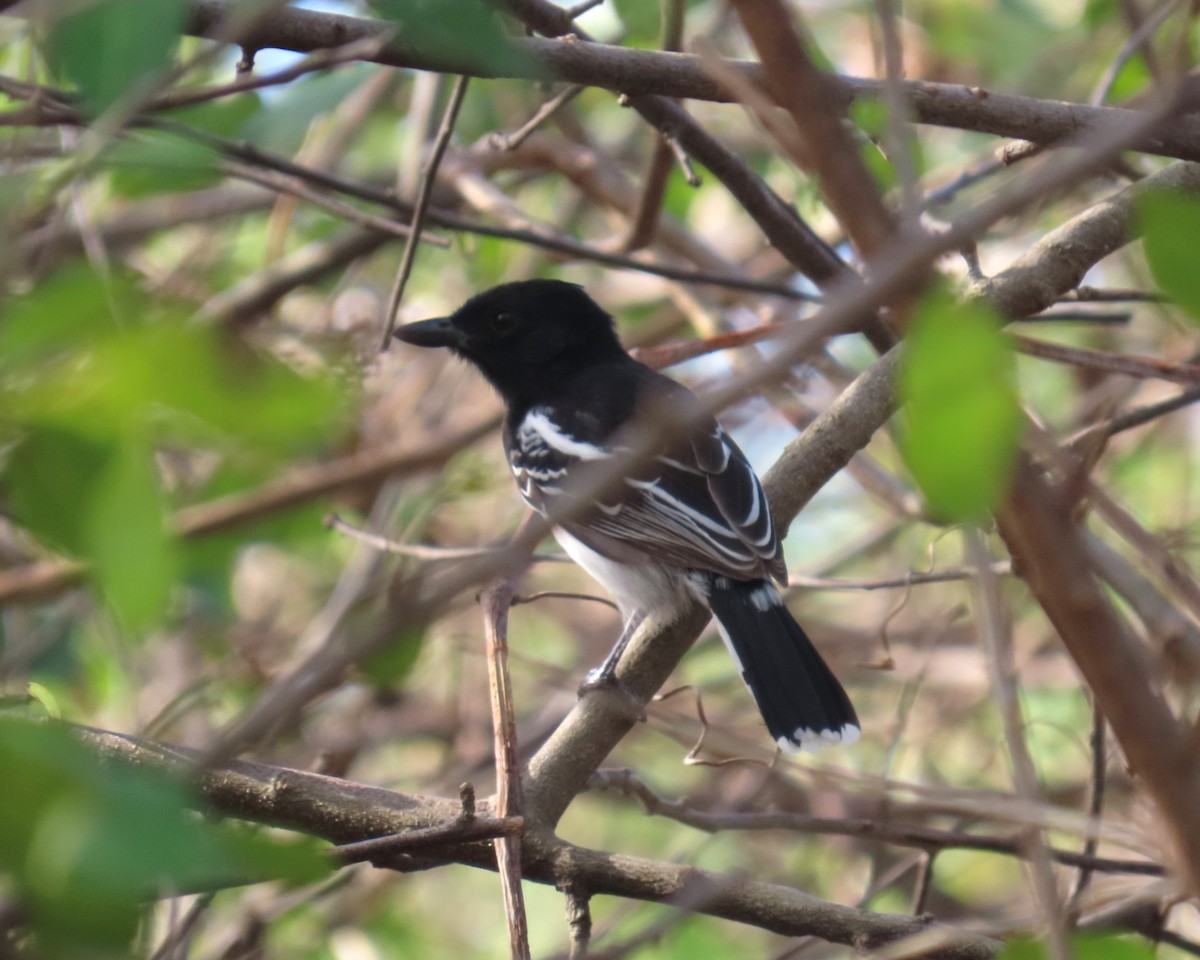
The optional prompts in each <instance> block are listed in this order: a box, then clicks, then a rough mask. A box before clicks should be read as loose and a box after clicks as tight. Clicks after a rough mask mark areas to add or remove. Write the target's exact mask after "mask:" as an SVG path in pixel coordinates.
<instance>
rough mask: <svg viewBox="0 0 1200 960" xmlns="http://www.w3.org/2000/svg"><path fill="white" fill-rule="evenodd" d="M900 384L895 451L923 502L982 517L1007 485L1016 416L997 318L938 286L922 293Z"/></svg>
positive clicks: (944, 512)
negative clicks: (901, 422)
mask: <svg viewBox="0 0 1200 960" xmlns="http://www.w3.org/2000/svg"><path fill="white" fill-rule="evenodd" d="M899 390H900V396H901V399H902V401H903V402H904V404H905V405H906V407H907V411H906V412H907V417H906V428H905V430H904V432H903V434H902V436H901V452H902V453H903V455H904V459H905V462H906V463H907V464H908V467H909V469H910V470H911V471H912V474H913V477H914V478H915V479H916V481H917V483H918V484H919V485H920V487H921V489H922V490H923V491H924V493H925V496H926V498H927V499H928V501H929V504H930V507H931V508H932V509H933V511H934V512H935V513H936V514H937V515H938V516H939V517H940V518H942V519H944V520H946V521H949V522H961V521H968V520H978V519H981V518H982V517H983V516H985V515H986V514H987V512H988V511H989V510H990V509H991V508H992V507H993V506H994V505H995V504H996V503H997V501H998V500H999V499H1000V497H1001V495H1002V494H1003V492H1004V490H1005V488H1006V487H1007V484H1008V480H1009V476H1010V473H1011V470H1012V465H1013V460H1014V457H1015V455H1016V452H1017V446H1018V444H1019V442H1020V434H1021V424H1022V418H1021V411H1020V407H1019V405H1018V402H1017V391H1016V386H1015V382H1014V370H1013V358H1012V347H1011V345H1010V344H1009V342H1008V340H1007V339H1006V338H1005V337H1004V335H1003V334H1002V333H1001V331H1000V321H999V320H998V318H997V317H995V316H994V315H993V314H992V313H991V312H990V311H989V310H987V309H986V308H985V307H983V306H982V305H980V304H977V303H966V304H963V303H956V302H954V301H953V300H952V299H951V298H950V297H948V296H946V295H945V294H942V293H938V294H935V295H933V296H932V297H929V298H927V299H926V300H925V301H924V302H923V303H922V304H921V305H920V307H919V308H918V310H917V312H916V316H915V318H914V320H913V323H912V327H911V329H910V330H909V333H908V336H907V338H906V347H905V355H904V360H903V362H902V365H901V368H900V381H899Z"/></svg>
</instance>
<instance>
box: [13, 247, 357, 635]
mask: <svg viewBox="0 0 1200 960" xmlns="http://www.w3.org/2000/svg"><path fill="white" fill-rule="evenodd" d="M0 321H2V327H0V409H3V410H4V416H3V418H2V419H0V431H3V436H5V437H6V438H7V439H8V440H9V441H10V442H11V443H12V444H13V449H12V451H11V453H10V455H9V457H8V459H7V463H6V464H5V466H4V474H3V477H4V482H5V485H6V488H7V489H8V491H9V496H10V498H11V504H12V508H13V511H14V514H15V516H16V517H17V518H18V519H19V520H20V522H21V523H22V524H23V525H24V526H25V527H26V528H27V529H28V530H29V531H30V532H31V533H32V534H34V535H35V536H37V537H38V538H40V539H41V540H42V541H43V542H44V543H45V545H46V546H48V547H50V548H52V549H56V550H61V551H63V552H66V553H68V554H70V555H72V556H75V557H78V558H79V559H81V560H83V561H85V562H86V563H87V564H88V565H89V573H90V576H91V578H92V580H93V582H94V584H95V585H96V587H97V589H98V591H99V592H100V594H101V596H103V597H104V598H105V599H106V600H107V601H108V602H109V603H110V604H111V605H112V607H113V610H114V611H115V612H116V613H117V615H118V616H119V618H120V620H121V622H122V623H123V624H124V625H125V626H126V627H127V628H128V629H129V630H131V631H133V632H134V633H138V632H141V631H144V630H146V629H148V628H150V627H152V626H154V625H156V624H157V623H159V622H160V621H161V620H162V618H163V616H165V614H166V612H167V609H168V605H169V601H170V598H171V591H172V587H173V585H174V584H175V583H176V581H177V578H178V575H179V572H180V566H181V561H180V558H179V553H180V550H181V545H180V544H179V542H178V538H177V537H176V535H175V534H174V533H173V532H172V530H171V527H170V523H169V518H168V514H167V509H166V498H165V495H164V493H163V490H162V484H161V480H160V478H159V476H158V471H157V470H156V469H154V465H153V457H154V451H155V449H156V448H158V447H161V446H163V445H171V444H200V445H209V446H212V447H214V448H219V449H222V450H224V451H226V452H233V453H240V454H242V455H243V456H249V457H251V458H259V459H264V460H266V461H267V462H270V463H279V462H280V461H281V458H282V457H284V456H286V455H288V454H291V453H294V452H295V451H297V450H302V449H305V448H307V447H311V446H313V445H320V444H323V443H325V442H326V441H327V440H328V438H329V437H330V436H331V435H332V431H333V428H334V427H335V426H336V425H337V424H338V423H339V422H340V420H341V418H342V416H343V403H342V401H341V399H340V394H339V391H338V390H337V389H336V387H335V385H334V384H333V382H332V381H330V380H328V379H323V378H321V377H317V376H300V375H298V374H297V373H295V372H293V371H292V370H290V369H289V368H288V367H286V366H285V365H283V364H282V363H280V362H279V361H278V360H275V359H273V358H271V357H269V356H266V355H264V354H260V353H255V352H254V351H251V350H250V349H248V348H247V347H246V346H245V345H244V344H242V343H240V342H238V341H237V340H235V339H233V338H230V337H229V336H227V335H226V334H224V333H223V332H222V331H221V330H219V329H215V328H211V327H204V326H199V325H196V324H193V323H190V322H188V318H187V315H186V312H185V309H184V308H183V305H182V304H179V303H175V302H172V301H171V300H170V299H167V298H163V297H160V296H151V295H150V294H148V293H147V292H146V291H145V290H144V289H143V288H142V287H141V286H140V285H138V284H137V283H135V282H134V280H133V278H132V277H131V276H129V275H127V274H125V273H124V272H116V273H114V274H112V275H110V276H107V277H104V276H101V275H100V274H99V273H98V272H97V271H95V270H94V269H92V268H90V267H87V266H83V265H78V264H77V265H74V266H71V267H69V268H67V269H64V270H62V271H60V272H59V273H58V274H57V275H56V276H54V277H51V278H49V279H47V280H46V281H44V282H43V283H41V284H39V286H38V287H37V288H36V289H35V290H31V291H29V292H28V293H26V294H25V295H23V296H21V297H18V298H14V299H11V300H10V301H8V302H7V303H6V304H5V305H4V308H3V312H2V313H0Z"/></svg>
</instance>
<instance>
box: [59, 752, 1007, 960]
mask: <svg viewBox="0 0 1200 960" xmlns="http://www.w3.org/2000/svg"><path fill="white" fill-rule="evenodd" d="M80 736H81V737H82V738H83V740H84V741H85V742H86V743H88V744H89V745H90V746H92V747H93V748H94V749H96V750H97V751H98V752H99V753H100V754H101V755H102V756H104V757H105V758H106V759H109V760H113V761H119V762H124V763H130V764H134V765H137V766H140V767H148V768H151V769H155V770H159V771H161V772H163V773H166V774H168V775H171V776H174V777H185V776H189V775H191V773H192V771H193V769H194V763H195V761H196V758H197V757H198V754H197V753H196V752H195V751H191V750H187V749H184V748H181V747H173V746H165V745H161V744H156V743H151V742H147V741H143V740H139V739H137V738H136V737H131V736H126V735H124V734H115V733H107V732H105V731H100V730H86V729H85V730H81V731H80ZM197 786H198V789H199V792H200V794H201V797H202V799H203V800H204V801H205V805H206V806H207V807H210V808H213V809H215V810H217V811H218V812H219V813H222V814H225V815H227V816H233V817H238V818H240V819H244V820H250V821H253V822H256V823H265V824H270V825H273V826H279V827H284V828H287V829H291V830H300V831H303V832H305V833H309V834H312V835H314V836H318V837H322V838H324V839H326V840H329V841H331V842H333V843H338V844H345V843H352V842H356V841H361V840H367V839H371V838H374V837H387V836H391V835H394V834H403V833H405V832H407V831H412V830H428V828H430V827H435V826H439V825H444V824H446V823H449V822H452V821H454V820H455V819H456V818H457V817H458V816H459V814H460V811H461V805H460V804H459V803H458V802H457V801H454V800H448V799H444V798H440V797H425V796H412V795H407V794H401V793H393V792H392V791H390V790H383V789H379V788H377V787H367V786H363V785H361V784H356V783H351V782H349V781H345V780H338V779H336V778H333V777H325V776H321V775H320V774H315V773H304V772H301V771H298V770H289V769H286V768H282V767H273V766H269V765H267V764H262V763H248V762H237V763H233V764H231V765H229V766H228V767H226V768H222V769H216V770H208V771H206V772H205V773H204V774H203V775H202V776H201V778H200V780H199V782H198V785H197ZM431 861H432V862H435V863H461V864H466V865H468V866H474V867H484V868H486V869H489V870H494V869H495V868H496V860H495V855H494V853H493V851H492V846H491V844H490V843H487V842H484V843H473V844H458V845H451V846H446V847H443V848H442V849H441V850H440V851H438V853H437V855H436V857H435V856H434V852H433V850H425V849H423V850H422V859H421V861H419V865H420V866H422V867H426V866H429V865H430V862H431ZM410 862H411V861H410ZM414 865H416V864H414ZM395 866H396V867H397V868H398V869H404V867H405V866H406V863H405V862H404V861H401V862H398V863H396V865H395ZM521 866H522V873H523V875H524V877H525V878H526V879H529V880H533V881H536V882H538V883H549V884H554V885H555V886H557V887H560V888H562V887H573V888H574V889H576V890H586V891H587V892H588V894H589V895H593V896H594V895H596V894H608V895H611V896H620V897H630V898H633V899H637V900H647V901H653V902H667V901H673V900H675V899H677V898H679V897H680V895H689V896H690V895H695V897H694V900H695V907H694V909H695V910H696V912H699V913H704V914H708V915H709V916H714V917H722V918H724V919H727V920H735V921H737V922H739V923H747V924H751V925H753V926H757V927H761V928H762V929H765V930H771V931H774V932H776V933H780V934H784V935H787V936H814V937H819V938H821V939H823V940H827V941H829V942H831V943H840V944H846V945H853V946H855V947H858V948H871V947H875V946H880V945H883V944H886V943H892V942H895V941H897V940H902V939H904V938H906V937H910V936H915V935H922V936H933V937H935V938H936V939H937V940H938V941H939V942H940V943H942V944H944V946H943V947H942V949H941V950H939V951H937V953H936V955H937V956H939V957H943V958H946V960H989V958H991V957H993V956H994V955H995V953H996V951H997V950H998V948H999V944H998V943H996V942H995V941H993V940H990V939H987V938H984V937H981V936H978V935H976V934H972V933H968V932H964V931H961V930H955V929H952V928H950V927H945V926H942V925H939V924H936V923H934V922H932V921H930V920H928V919H927V918H923V917H910V916H899V915H889V914H879V913H871V912H869V911H866V910H858V909H855V908H853V907H843V906H840V905H838V904H833V903H828V902H826V901H823V900H819V899H817V898H816V897H811V896H809V895H807V894H805V893H801V892H800V891H799V890H796V889H794V888H792V887H785V886H781V885H779V884H772V883H764V882H762V881H759V880H754V879H751V878H747V877H742V876H732V875H727V874H718V873H712V872H710V871H706V870H697V869H695V868H693V867H686V866H679V865H677V864H672V863H664V862H660V861H655V860H647V859H643V858H640V857H627V856H622V855H620V854H610V853H606V852H603V851H598V850H588V849H585V848H583V847H577V846H574V845H573V844H570V843H566V842H564V841H562V840H559V839H557V838H556V837H554V836H553V835H552V834H551V833H550V832H549V831H542V832H538V831H532V832H528V833H527V834H526V835H525V838H524V843H523V848H522V864H521Z"/></svg>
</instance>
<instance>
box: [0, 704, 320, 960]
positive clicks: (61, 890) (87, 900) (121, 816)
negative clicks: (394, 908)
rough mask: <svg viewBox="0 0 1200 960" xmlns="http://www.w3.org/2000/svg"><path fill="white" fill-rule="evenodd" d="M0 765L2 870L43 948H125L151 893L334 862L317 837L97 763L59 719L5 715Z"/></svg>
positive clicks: (307, 874) (306, 874) (283, 875)
mask: <svg viewBox="0 0 1200 960" xmlns="http://www.w3.org/2000/svg"><path fill="white" fill-rule="evenodd" d="M0 769H3V770H4V772H5V784H6V786H5V797H4V801H5V810H4V816H3V817H0V873H3V874H5V875H7V876H9V877H11V878H12V883H13V889H14V890H15V892H16V894H17V896H18V897H19V898H20V899H21V901H22V903H23V904H24V905H25V906H26V907H27V908H28V910H29V913H30V916H31V926H32V927H33V929H34V931H35V933H36V934H37V937H38V946H39V954H42V953H43V951H44V952H45V954H47V955H49V956H53V957H63V958H66V957H77V956H83V955H86V956H92V957H96V956H105V955H107V956H114V957H115V956H122V955H127V951H128V947H129V944H130V941H131V939H132V937H133V935H134V932H135V930H136V925H137V921H138V917H139V915H140V913H141V911H142V908H143V901H145V900H146V899H148V898H152V897H155V896H161V895H163V894H165V893H167V892H181V891H182V892H186V891H190V890H206V889H213V888H216V887H219V886H222V885H231V884H242V883H248V882H259V881H262V880H277V879H282V880H285V881H287V882H291V883H299V882H307V881H309V880H312V879H317V878H319V877H320V876H323V875H324V874H325V873H327V872H328V869H329V865H328V861H327V860H326V859H325V858H324V857H323V856H322V854H321V853H320V849H319V846H318V844H317V843H316V842H314V841H311V840H307V839H304V840H301V841H299V842H297V841H294V840H291V839H288V840H281V839H277V838H276V837H274V836H272V835H268V834H263V833H261V832H251V831H248V830H246V829H231V828H229V827H226V826H222V825H214V824H211V823H208V822H206V821H204V820H202V819H200V818H199V817H198V816H196V815H195V814H194V813H193V812H192V809H191V808H193V807H194V806H195V804H194V801H192V800H190V799H189V797H188V795H187V793H186V791H185V790H184V789H183V788H182V787H181V786H180V785H178V784H176V783H174V782H173V781H171V780H168V779H166V778H165V777H163V776H161V775H159V774H157V773H154V772H152V771H148V770H146V769H142V768H138V767H134V766H132V765H126V764H119V765H118V764H115V763H113V762H111V761H110V762H108V763H101V762H100V761H99V759H98V758H97V756H96V755H95V754H93V753H92V752H91V751H90V750H89V749H87V748H86V747H85V746H84V745H83V744H81V743H80V742H78V741H77V740H76V739H75V738H74V736H72V734H71V733H70V730H69V728H67V727H65V726H63V725H61V724H57V723H53V722H47V723H40V724H34V723H28V722H22V721H18V720H15V719H0Z"/></svg>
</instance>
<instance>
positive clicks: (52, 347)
mask: <svg viewBox="0 0 1200 960" xmlns="http://www.w3.org/2000/svg"><path fill="white" fill-rule="evenodd" d="M128 289H129V287H128V285H127V284H126V283H125V281H124V279H123V278H122V277H121V275H119V274H118V275H117V276H116V277H114V278H112V279H111V280H105V279H104V278H102V277H101V276H100V275H99V274H98V273H96V271H95V269H94V268H93V267H92V266H91V264H89V263H88V262H86V261H79V262H77V263H72V264H69V265H67V266H65V267H63V269H61V270H59V271H58V272H57V273H55V274H54V276H52V277H49V278H47V279H46V280H44V281H43V282H41V283H39V284H38V285H37V287H36V288H34V289H33V290H31V291H30V292H29V293H26V294H24V295H17V296H15V297H12V298H10V299H8V300H6V301H5V302H4V304H3V308H2V311H0V368H2V367H4V366H10V367H11V366H18V365H20V364H24V363H28V362H30V361H31V360H34V359H37V358H38V357H41V356H44V355H45V354H47V353H52V352H55V351H58V350H61V349H62V348H64V347H72V348H75V349H78V348H79V347H80V346H83V345H85V344H87V343H90V342H92V341H94V340H95V339H97V338H98V337H101V336H105V335H109V334H112V333H114V332H115V331H116V330H117V329H118V325H117V322H116V319H115V318H114V316H113V305H114V303H115V302H117V301H120V300H123V299H125V297H126V295H127V292H128Z"/></svg>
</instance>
